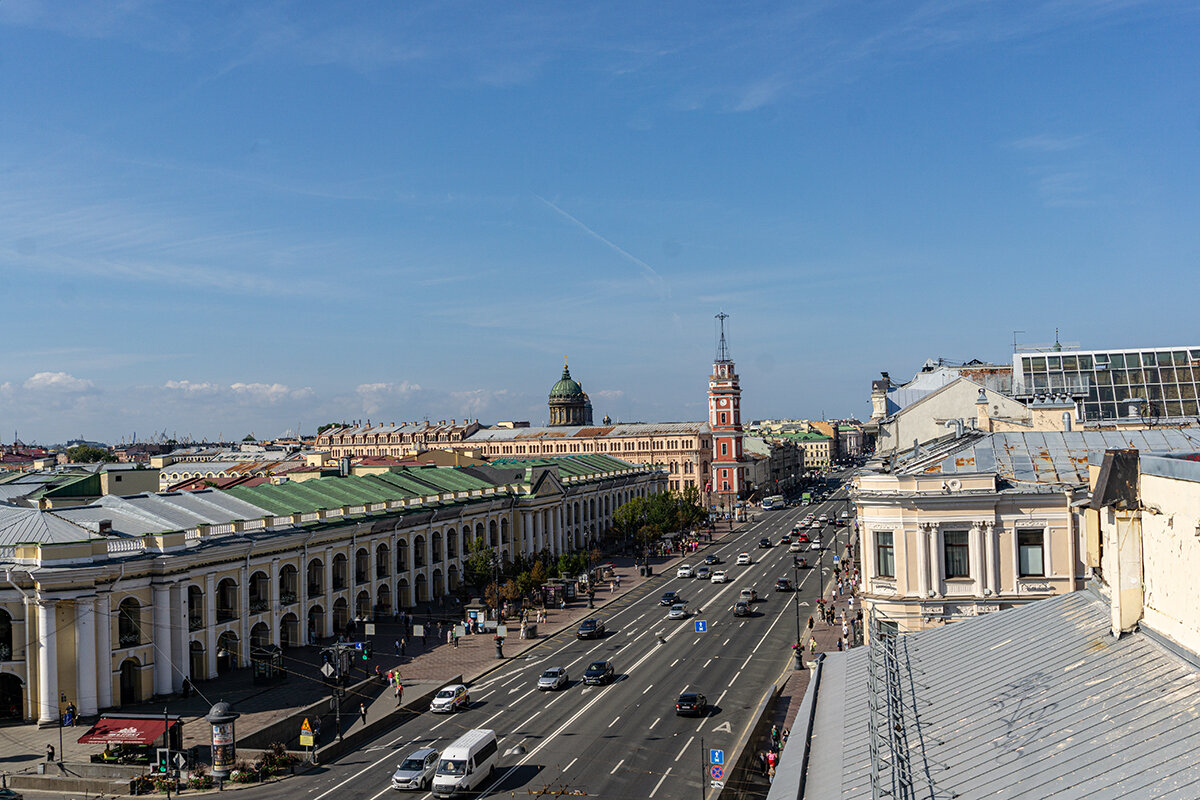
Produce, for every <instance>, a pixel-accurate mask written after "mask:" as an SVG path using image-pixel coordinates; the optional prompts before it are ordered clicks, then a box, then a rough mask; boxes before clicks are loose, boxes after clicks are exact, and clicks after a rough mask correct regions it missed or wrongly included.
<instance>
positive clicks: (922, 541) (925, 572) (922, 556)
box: [901, 525, 929, 600]
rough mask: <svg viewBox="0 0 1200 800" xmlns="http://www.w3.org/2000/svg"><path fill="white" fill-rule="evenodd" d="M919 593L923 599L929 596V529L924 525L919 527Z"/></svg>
mask: <svg viewBox="0 0 1200 800" xmlns="http://www.w3.org/2000/svg"><path fill="white" fill-rule="evenodd" d="M901 536H903V532H902V533H901ZM906 560H907V559H906ZM917 594H918V595H920V596H921V599H922V600H925V599H928V597H929V531H927V530H926V529H925V526H924V525H921V526H918V527H917Z"/></svg>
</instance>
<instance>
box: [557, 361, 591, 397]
mask: <svg viewBox="0 0 1200 800" xmlns="http://www.w3.org/2000/svg"><path fill="white" fill-rule="evenodd" d="M581 394H583V387H582V386H580V385H579V383H578V382H577V381H575V380H573V379H572V378H571V370H570V369H568V368H567V367H566V365H563V374H562V378H560V379H559V381H558V383H556V384H554V387H553V388H552V389H551V390H550V396H551V397H578V396H579V395H581Z"/></svg>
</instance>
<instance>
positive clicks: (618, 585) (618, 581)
mask: <svg viewBox="0 0 1200 800" xmlns="http://www.w3.org/2000/svg"><path fill="white" fill-rule="evenodd" d="M617 588H618V589H620V588H621V576H620V575H618V576H617Z"/></svg>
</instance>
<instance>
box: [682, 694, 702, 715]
mask: <svg viewBox="0 0 1200 800" xmlns="http://www.w3.org/2000/svg"><path fill="white" fill-rule="evenodd" d="M707 711H708V698H706V697H705V696H704V695H702V694H700V693H699V692H684V693H683V694H681V695H679V699H678V700H676V701H675V713H676V714H679V715H680V716H682V715H684V714H687V715H689V716H693V717H703V716H704V714H705V712H707Z"/></svg>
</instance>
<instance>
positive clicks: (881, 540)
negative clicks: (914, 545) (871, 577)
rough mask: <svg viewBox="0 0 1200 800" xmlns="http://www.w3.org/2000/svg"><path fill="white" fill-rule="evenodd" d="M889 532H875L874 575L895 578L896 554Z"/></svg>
mask: <svg viewBox="0 0 1200 800" xmlns="http://www.w3.org/2000/svg"><path fill="white" fill-rule="evenodd" d="M892 536H893V534H892V532H891V531H875V574H876V575H877V576H878V577H880V578H894V577H896V553H895V546H894V544H893V539H892Z"/></svg>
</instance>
